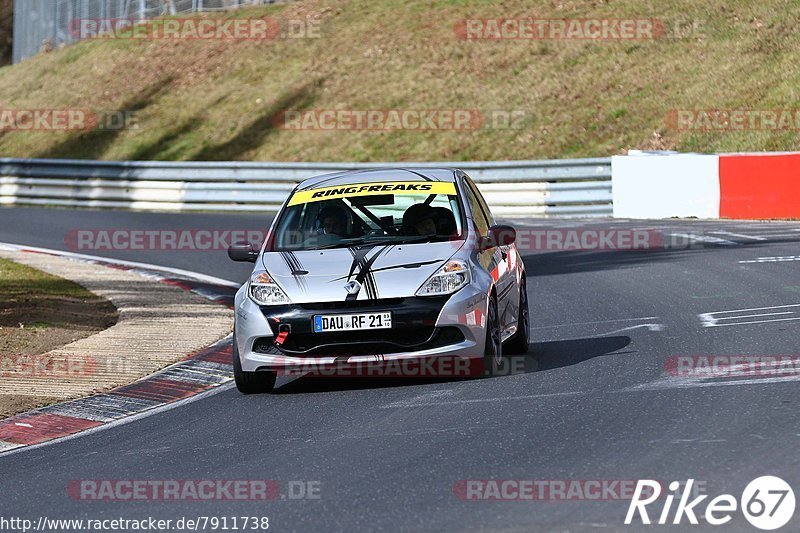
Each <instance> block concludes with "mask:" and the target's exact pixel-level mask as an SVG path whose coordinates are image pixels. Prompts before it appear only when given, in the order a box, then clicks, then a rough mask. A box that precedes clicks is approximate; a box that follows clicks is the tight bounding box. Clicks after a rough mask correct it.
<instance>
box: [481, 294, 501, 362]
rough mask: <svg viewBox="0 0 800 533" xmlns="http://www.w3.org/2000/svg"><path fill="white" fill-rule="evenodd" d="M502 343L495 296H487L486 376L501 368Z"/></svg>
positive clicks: (484, 355) (484, 356)
mask: <svg viewBox="0 0 800 533" xmlns="http://www.w3.org/2000/svg"><path fill="white" fill-rule="evenodd" d="M502 364H503V343H502V338H501V334H500V314H499V313H498V312H497V298H495V296H494V295H492V296H491V298H489V307H488V309H487V311H486V345H485V347H484V351H483V371H484V374H486V375H488V376H494V375H495V374H497V373H498V372H499V371H500V369H501V368H502Z"/></svg>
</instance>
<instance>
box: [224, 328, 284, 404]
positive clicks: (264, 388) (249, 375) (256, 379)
mask: <svg viewBox="0 0 800 533" xmlns="http://www.w3.org/2000/svg"><path fill="white" fill-rule="evenodd" d="M277 377H278V375H277V373H276V372H268V371H261V372H245V371H244V370H242V361H241V359H239V348H238V346H237V343H236V336H235V335H234V337H233V380H234V381H235V382H236V388H237V389H239V392H241V393H242V394H264V393H267V392H272V390H273V389H274V388H275V380H276V379H277Z"/></svg>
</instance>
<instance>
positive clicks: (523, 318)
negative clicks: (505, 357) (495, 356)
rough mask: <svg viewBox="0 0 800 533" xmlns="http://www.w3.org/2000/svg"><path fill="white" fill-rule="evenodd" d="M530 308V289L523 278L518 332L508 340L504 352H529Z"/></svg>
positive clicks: (520, 290) (517, 353) (520, 289)
mask: <svg viewBox="0 0 800 533" xmlns="http://www.w3.org/2000/svg"><path fill="white" fill-rule="evenodd" d="M530 342H531V339H530V310H529V309H528V291H527V287H526V284H525V278H523V281H522V284H521V285H520V288H519V316H518V317H517V332H516V333H514V336H513V337H511V338H510V339H508V341H506V345H505V347H504V352H505V353H507V354H510V355H520V354H525V353H528V346H529V345H530Z"/></svg>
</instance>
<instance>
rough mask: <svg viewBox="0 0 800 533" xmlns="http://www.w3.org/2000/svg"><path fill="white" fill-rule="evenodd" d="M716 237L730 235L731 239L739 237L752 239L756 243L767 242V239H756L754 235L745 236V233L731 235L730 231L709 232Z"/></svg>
mask: <svg viewBox="0 0 800 533" xmlns="http://www.w3.org/2000/svg"><path fill="white" fill-rule="evenodd" d="M709 233H713V234H715V235H728V236H730V237H739V238H740V239H752V240H754V241H766V240H767V239H766V237H755V236H753V235H744V234H743V233H731V232H730V231H709Z"/></svg>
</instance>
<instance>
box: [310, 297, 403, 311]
mask: <svg viewBox="0 0 800 533" xmlns="http://www.w3.org/2000/svg"><path fill="white" fill-rule="evenodd" d="M404 301H405V298H384V299H383V300H380V299H378V300H350V301H342V302H321V303H313V304H297V307H299V308H300V309H306V310H311V311H320V310H322V311H333V310H339V309H342V310H344V309H372V308H375V307H391V306H397V305H401V304H402V303H403V302H404Z"/></svg>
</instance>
